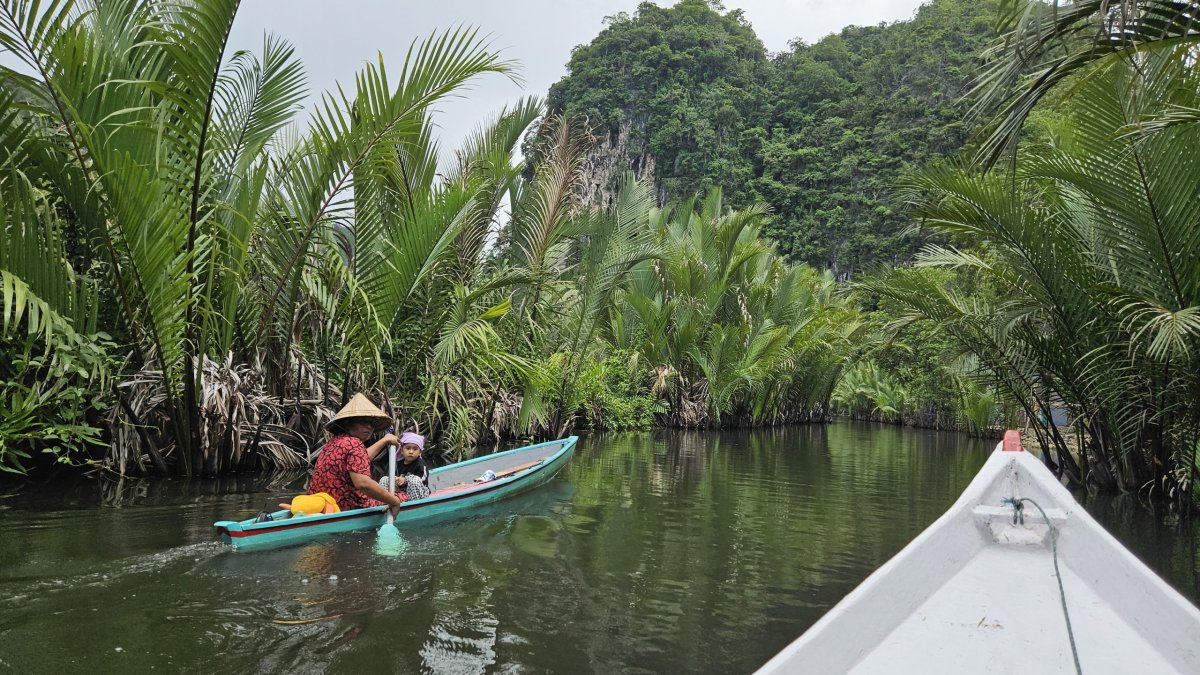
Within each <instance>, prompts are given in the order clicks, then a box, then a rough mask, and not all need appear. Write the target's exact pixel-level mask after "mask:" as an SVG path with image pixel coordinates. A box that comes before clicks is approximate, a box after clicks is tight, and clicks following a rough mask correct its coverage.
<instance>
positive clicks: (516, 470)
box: [475, 459, 546, 483]
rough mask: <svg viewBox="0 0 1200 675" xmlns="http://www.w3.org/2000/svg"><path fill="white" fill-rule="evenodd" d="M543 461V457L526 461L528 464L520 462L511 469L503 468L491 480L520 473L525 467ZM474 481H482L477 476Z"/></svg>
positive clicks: (529, 467)
mask: <svg viewBox="0 0 1200 675" xmlns="http://www.w3.org/2000/svg"><path fill="white" fill-rule="evenodd" d="M544 461H546V460H544V459H539V460H538V461H536V462H530V463H528V464H521V465H519V466H514V467H512V468H511V469H505V470H504V471H501V472H500V473H497V474H496V477H495V478H493V479H492V480H500V479H501V478H508V477H509V476H511V475H513V474H515V473H521V472H522V471H524V470H526V469H532V468H533V467H535V466H537V465H538V464H541V463H542V462H544ZM475 482H476V483H479V482H482V481H480V480H479V479H478V478H476V479H475Z"/></svg>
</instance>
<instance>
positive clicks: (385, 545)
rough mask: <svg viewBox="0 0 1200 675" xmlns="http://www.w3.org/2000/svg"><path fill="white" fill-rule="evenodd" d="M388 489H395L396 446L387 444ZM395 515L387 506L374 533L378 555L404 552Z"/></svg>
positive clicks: (396, 554) (392, 554)
mask: <svg viewBox="0 0 1200 675" xmlns="http://www.w3.org/2000/svg"><path fill="white" fill-rule="evenodd" d="M388 489H389V490H391V491H392V492H395V491H396V446H394V445H389V446H388ZM395 522H396V517H395V516H393V515H392V507H390V506H389V507H388V510H387V520H386V521H385V522H384V523H383V525H381V526H379V531H378V532H376V533H375V552H376V553H378V554H380V555H386V556H393V557H394V556H398V555H400V554H401V553H403V552H404V540H403V539H402V538H401V537H400V530H397V529H396V525H395Z"/></svg>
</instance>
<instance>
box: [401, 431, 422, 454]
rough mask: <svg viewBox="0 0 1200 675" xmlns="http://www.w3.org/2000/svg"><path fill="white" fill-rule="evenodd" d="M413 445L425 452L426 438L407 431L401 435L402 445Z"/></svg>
mask: <svg viewBox="0 0 1200 675" xmlns="http://www.w3.org/2000/svg"><path fill="white" fill-rule="evenodd" d="M410 443H411V444H413V445H415V446H417V447H418V448H420V449H421V452H425V437H424V436H422V435H421V434H414V433H413V432H411V431H406V432H404V433H402V434H400V445H408V444H410Z"/></svg>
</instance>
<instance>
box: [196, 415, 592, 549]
mask: <svg viewBox="0 0 1200 675" xmlns="http://www.w3.org/2000/svg"><path fill="white" fill-rule="evenodd" d="M578 440H579V439H578V438H577V437H576V436H571V437H569V438H564V439H561V440H557V441H550V442H548V443H538V444H537V445H530V446H528V447H524V448H517V449H516V450H509V451H507V452H500V453H496V454H493V455H485V456H483V457H476V458H475V459H470V460H467V461H465V462H459V463H458V464H451V465H449V466H443V467H440V468H437V469H434V470H432V471H430V472H429V488H430V495H429V496H428V497H426V498H425V499H418V500H415V501H411V502H405V503H404V505H403V506H401V507H400V513H399V514H397V515H396V521H395V523H396V525H403V524H405V523H411V522H414V521H418V520H433V519H438V518H444V517H450V516H453V515H455V514H458V513H460V512H462V511H464V510H466V509H470V508H472V507H476V506H481V505H483V504H490V503H492V502H495V501H498V500H500V499H504V498H505V497H510V496H512V495H514V494H517V493H519V492H523V491H525V490H529V489H531V488H534V487H537V486H539V485H541V484H543V483H545V482H547V481H549V480H550V479H551V478H553V477H554V475H555V474H557V473H558V472H559V470H561V469H562V468H563V466H565V465H566V463H567V462H568V461H570V459H571V455H573V454H574V453H575V443H576V441H578ZM489 470H490V471H492V472H494V473H495V474H496V476H497V477H496V479H495V480H491V481H487V482H478V481H476V480H475V479H476V478H478V477H480V476H481V475H483V473H484V472H485V471H489ZM386 513H387V507H386V506H374V507H370V508H365V509H354V510H351V511H342V512H341V513H329V514H318V515H312V516H292V515H291V513H290V512H289V511H282V510H281V511H276V512H274V513H272V514H271V518H272V520H268V521H264V522H257V520H256V519H254V518H251V519H249V520H242V521H233V520H221V521H217V522H216V523H213V526H214V527H216V528H217V534H218V535H220V537H221V540H222V541H224V542H226V543H229V544H232V545H233V547H234V548H235V549H238V550H243V551H245V550H262V549H267V548H275V547H279V546H286V545H289V544H296V543H301V542H306V541H310V540H312V539H314V538H317V537H320V536H323V535H328V534H335V533H339V532H354V531H356V530H373V529H378V528H379V527H380V526H382V525H383V523H384V519H385V515H386Z"/></svg>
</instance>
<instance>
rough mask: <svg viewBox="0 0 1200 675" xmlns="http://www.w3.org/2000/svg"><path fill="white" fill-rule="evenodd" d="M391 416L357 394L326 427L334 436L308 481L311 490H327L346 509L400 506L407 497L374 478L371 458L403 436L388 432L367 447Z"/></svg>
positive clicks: (338, 504)
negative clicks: (372, 477)
mask: <svg viewBox="0 0 1200 675" xmlns="http://www.w3.org/2000/svg"><path fill="white" fill-rule="evenodd" d="M391 421H392V420H391V417H390V416H389V415H387V414H386V413H384V412H383V411H382V410H380V409H379V408H377V407H375V404H373V403H371V401H370V400H369V399H368V398H367V397H366V396H363V395H362V394H355V395H354V397H353V398H351V399H350V402H349V403H347V404H346V406H345V407H344V408H342V409H341V410H340V411H339V412H338V414H337V415H336V416H334V418H333V420H331V421H330V422H329V424H328V425H326V428H327V429H329V431H330V432H331V433H332V434H333V438H330V439H329V442H328V443H326V444H325V447H324V448H322V449H321V454H320V455H318V456H317V464H316V466H315V467H314V468H313V475H312V478H311V479H310V480H309V483H308V494H310V495H315V494H318V493H322V492H323V493H326V494H328V495H329V496H330V497H332V498H333V500H334V501H335V502H336V503H337V506H338V508H339V509H341V510H342V511H349V510H351V509H361V508H364V507H367V506H377V505H380V504H387V505H388V506H390V507H392V509H393V510H396V509H398V508H399V507H400V504H401V503H402V502H403V501H404V500H403V499H402V498H401V496H400V495H396V494H393V493H392V492H391V491H389V490H385V489H383V487H381V486H380V485H379V483H376V482H375V481H374V480H372V479H371V460H372V459H374V458H375V457H376V456H377V455H378V454H379V453H380V452H381V451H382V450H383V449H384V448H385V447H387V446H389V445H392V444H395V443H398V442H399V441H400V439H399V438H396V436H394V435H392V434H384V435H383V437H382V438H380V439H379V440H377V441H375V442H374V443H372V444H371V446H370V447H367V445H366V441H367V440H368V439H369V438H370V437H371V436H372V435H373V434H374V433H376V432H378V431H381V430H383V429H386V428H387V427H388V426H389V425H390V424H391Z"/></svg>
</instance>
